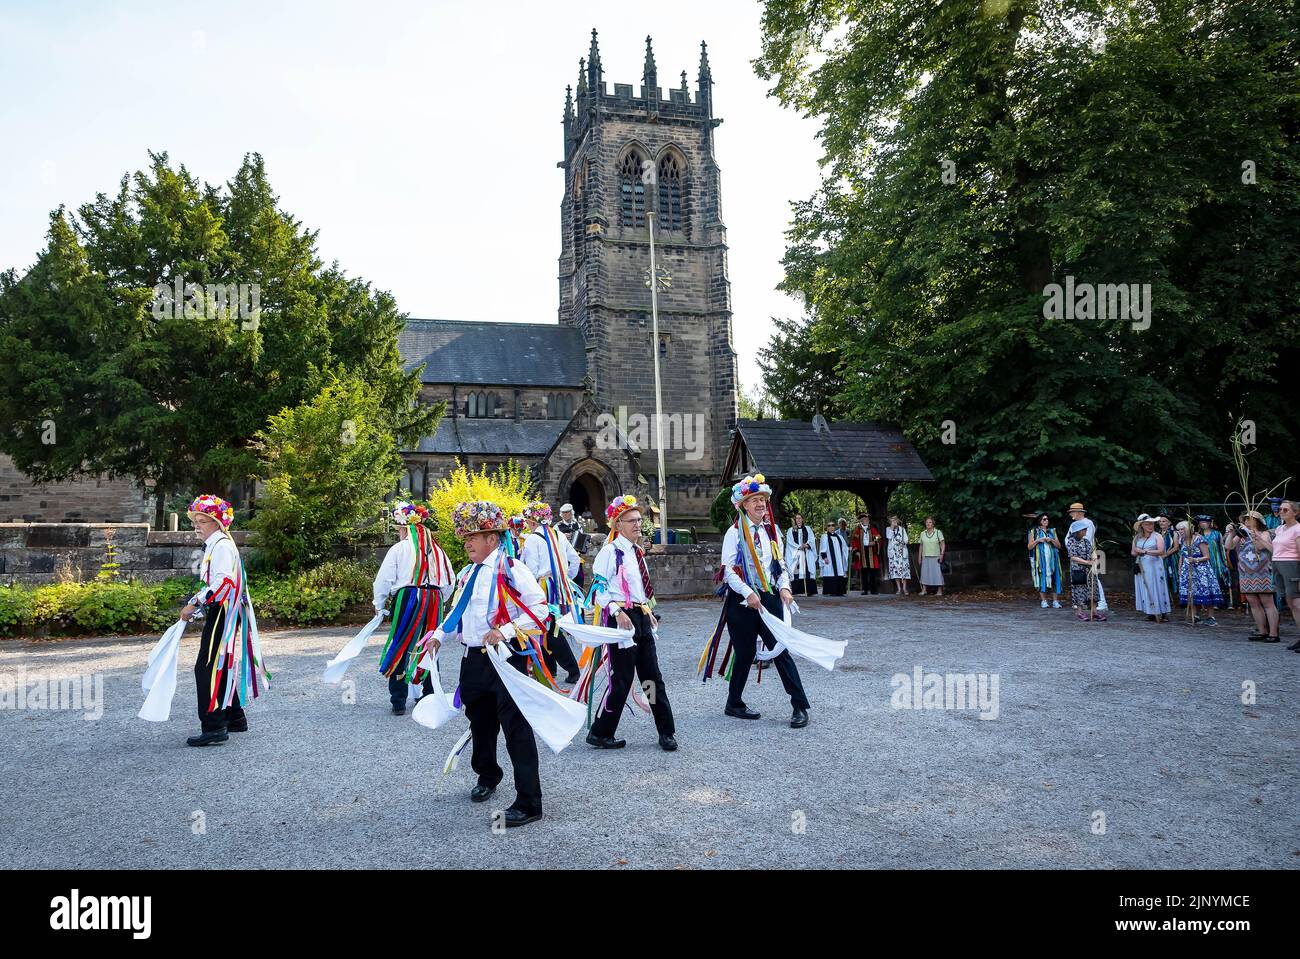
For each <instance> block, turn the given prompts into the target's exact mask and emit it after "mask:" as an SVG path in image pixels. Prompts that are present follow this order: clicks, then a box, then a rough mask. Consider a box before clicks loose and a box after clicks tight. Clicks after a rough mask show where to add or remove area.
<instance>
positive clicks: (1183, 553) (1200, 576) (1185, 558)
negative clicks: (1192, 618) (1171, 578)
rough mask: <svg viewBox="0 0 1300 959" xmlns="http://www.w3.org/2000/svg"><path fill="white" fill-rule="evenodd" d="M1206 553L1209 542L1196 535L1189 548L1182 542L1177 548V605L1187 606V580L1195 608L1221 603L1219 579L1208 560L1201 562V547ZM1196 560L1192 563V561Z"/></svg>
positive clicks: (1221, 593) (1221, 591) (1221, 595)
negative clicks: (1189, 582) (1189, 583)
mask: <svg viewBox="0 0 1300 959" xmlns="http://www.w3.org/2000/svg"><path fill="white" fill-rule="evenodd" d="M1202 546H1205V547H1206V549H1207V552H1208V549H1209V541H1208V540H1206V538H1205V537H1204V536H1202V535H1201V534H1200V533H1197V534H1196V535H1195V536H1194V537H1192V543H1191V546H1190V548H1189V547H1188V545H1187V543H1186V542H1184V543H1183V545H1182V546H1180V547H1179V548H1178V603H1179V605H1180V606H1186V605H1187V587H1188V580H1189V579H1190V580H1191V591H1192V601H1193V602H1194V603H1196V605H1197V606H1219V605H1222V603H1223V590H1221V589H1220V588H1219V577H1218V576H1216V575H1215V574H1214V567H1213V566H1212V565H1210V560H1208V559H1206V560H1204V561H1201V558H1200V557H1201V547H1202ZM1193 559H1195V560H1197V561H1196V562H1192V560H1193Z"/></svg>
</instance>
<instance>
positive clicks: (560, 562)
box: [519, 500, 582, 686]
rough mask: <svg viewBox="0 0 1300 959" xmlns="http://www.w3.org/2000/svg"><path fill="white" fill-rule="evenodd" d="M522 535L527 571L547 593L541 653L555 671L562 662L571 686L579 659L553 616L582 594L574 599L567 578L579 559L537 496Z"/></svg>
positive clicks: (576, 602)
mask: <svg viewBox="0 0 1300 959" xmlns="http://www.w3.org/2000/svg"><path fill="white" fill-rule="evenodd" d="M523 516H524V535H523V547H522V549H521V550H520V554H519V555H520V558H521V559H523V561H524V563H526V564H527V566H528V571H529V572H530V573H532V574H533V576H534V577H536V579H537V584H538V585H539V586H541V588H542V592H543V593H544V594H545V595H546V602H547V607H548V608H549V609H550V611H551V618H550V620H549V622H548V624H547V632H546V638H545V640H544V641H543V642H542V657H543V658H544V659H545V661H546V668H547V669H549V670H550V671H551V672H552V673H555V672H556V668H555V667H556V665H557V664H558V665H560V666H563V667H564V669H565V671H566V672H567V674H568V675H567V676H565V678H564V681H565V682H566V683H568V684H569V685H570V686H572V685H573V684H574V683H576V682H577V681H578V678H579V676H578V660H577V659H575V658H574V656H573V650H572V649H570V648H569V639H568V637H567V636H565V635H564V634H563V633H562V632H560V630H559V627H557V626H556V625H555V620H556V619H558V618H559V617H560V616H563V615H564V614H566V613H568V612H569V610H571V609H573V608H574V606H579V607H580V606H581V605H582V603H581V599H582V597H581V596H579V597H577V598H576V599H575V597H574V595H573V591H572V590H571V589H570V588H569V580H570V579H571V578H572V577H573V576H574V575H575V574H576V573H577V572H578V569H579V567H580V566H581V561H580V560H579V559H578V554H577V552H575V551H574V549H573V545H572V544H571V543H570V542H569V541H568V540H567V539H565V538H564V537H563V536H560V535H559V534H558V533H556V531H555V530H553V529H551V527H550V525H549V524H550V522H551V507H550V506H549V505H547V504H546V503H543V502H541V501H540V500H539V501H537V502H535V503H529V504H528V505H527V506H525V507H524V514H523Z"/></svg>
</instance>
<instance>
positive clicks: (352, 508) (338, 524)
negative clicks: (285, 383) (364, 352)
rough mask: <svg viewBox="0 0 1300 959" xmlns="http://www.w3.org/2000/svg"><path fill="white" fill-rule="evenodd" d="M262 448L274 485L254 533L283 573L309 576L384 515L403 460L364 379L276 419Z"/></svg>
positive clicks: (258, 440)
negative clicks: (365, 523) (362, 528)
mask: <svg viewBox="0 0 1300 959" xmlns="http://www.w3.org/2000/svg"><path fill="white" fill-rule="evenodd" d="M254 447H255V448H256V449H257V451H258V452H259V454H260V456H261V459H262V462H263V463H264V465H265V472H266V477H267V478H266V483H265V486H264V489H263V493H262V497H261V500H260V502H259V507H258V511H257V515H256V517H255V518H254V519H253V521H252V523H251V524H250V527H251V528H252V529H253V530H255V531H256V532H257V535H258V552H259V554H260V555H261V556H262V557H263V558H264V559H266V560H267V561H268V563H269V564H270V565H271V566H272V567H273V568H275V569H281V570H283V569H290V568H292V569H303V568H305V567H307V566H310V565H313V564H315V563H317V562H319V561H321V560H323V559H324V558H326V557H327V556H329V555H330V554H331V553H332V551H333V550H334V548H335V547H336V546H338V545H340V544H344V543H347V542H349V541H351V540H352V539H353V538H354V537H355V536H356V534H357V531H358V527H359V525H360V524H361V523H362V522H363V521H365V520H368V519H370V520H373V519H374V518H375V517H377V516H378V515H379V514H380V511H381V509H382V507H383V500H384V497H385V496H386V495H387V494H388V493H390V492H391V491H392V490H393V488H394V487H395V486H396V484H397V479H398V477H399V476H400V475H401V471H402V459H401V457H400V456H399V455H398V452H397V437H396V436H395V435H394V433H393V432H392V431H391V430H390V429H388V428H387V426H386V425H385V418H384V416H383V414H382V412H381V410H380V409H379V397H378V396H377V395H376V394H374V393H373V392H371V391H370V389H369V387H368V386H367V385H366V384H365V383H364V382H363V381H361V380H359V379H351V380H338V381H335V382H332V383H330V384H329V385H328V386H326V387H325V388H324V389H322V390H321V391H320V393H318V394H317V395H316V396H315V397H313V398H312V399H311V400H310V401H308V402H306V403H303V404H301V405H299V406H297V407H294V408H293V409H287V410H283V411H282V412H280V413H277V414H275V415H273V416H272V417H271V420H270V423H269V425H268V426H267V428H266V429H265V430H263V431H261V432H259V433H258V434H257V436H256V437H255V440H254Z"/></svg>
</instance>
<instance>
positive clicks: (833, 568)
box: [817, 533, 849, 576]
mask: <svg viewBox="0 0 1300 959" xmlns="http://www.w3.org/2000/svg"><path fill="white" fill-rule="evenodd" d="M817 551H818V553H819V554H820V555H821V561H822V575H823V576H847V575H848V570H849V544H848V543H846V542H844V537H843V536H841V535H840V534H839V533H822V538H821V542H820V544H819V545H818V550H817Z"/></svg>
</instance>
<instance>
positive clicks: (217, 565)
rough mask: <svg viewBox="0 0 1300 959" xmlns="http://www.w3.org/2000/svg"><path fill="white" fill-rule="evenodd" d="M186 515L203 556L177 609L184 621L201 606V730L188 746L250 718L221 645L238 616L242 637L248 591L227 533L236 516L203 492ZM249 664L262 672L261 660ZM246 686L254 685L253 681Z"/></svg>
mask: <svg viewBox="0 0 1300 959" xmlns="http://www.w3.org/2000/svg"><path fill="white" fill-rule="evenodd" d="M189 518H190V522H192V523H193V524H194V532H195V534H197V535H198V537H199V538H200V539H202V540H203V559H202V561H201V565H200V567H199V579H200V580H201V586H200V588H199V591H198V592H197V593H195V594H194V595H193V596H192V597H190V600H189V602H188V603H186V604H185V608H184V609H183V610H181V617H180V618H181V619H185V620H188V619H189V618H190V617H192V616H193V615H194V614H195V613H196V612H198V611H199V609H200V608H202V610H203V637H202V639H200V640H199V654H198V657H197V658H196V659H195V660H194V685H195V691H196V693H197V696H198V707H199V724H200V733H199V735H198V736H191V737H190V738H189V739H187V740H186V742H187V743H188V744H189V745H191V746H217V745H220V744H222V743H224V742H226V741H227V740H228V739H229V738H230V737H229V736H228V735H227V734H228V733H242V732H247V731H248V717H247V716H246V715H245V713H244V709H243V704H242V703H240V701H239V692H238V690H239V689H241V688H244V687H243V686H242V685H241V681H240V676H238V675H231V673H232V668H231V667H232V665H233V664H232V663H231V661H230V659H229V658H228V654H227V650H226V649H224V648H223V646H224V643H225V642H226V640H227V638H228V637H229V636H230V635H231V633H232V630H230V629H227V624H228V622H229V620H230V619H231V618H232V617H233V618H235V620H236V624H235V630H236V631H238V632H237V633H236V635H242V631H239V624H238V619H239V618H241V617H243V616H246V615H247V612H246V609H245V607H244V604H245V603H246V602H247V600H248V590H247V586H246V584H245V583H244V577H243V564H242V563H240V561H239V550H238V548H237V547H236V546H235V541H234V539H232V538H231V536H230V533H229V532H228V528H229V526H230V524H231V522H233V521H234V518H235V511H234V508H233V507H231V505H230V504H229V503H228V502H226V501H225V500H223V499H221V498H220V497H218V496H214V495H212V494H204V495H202V496H200V497H198V498H197V499H195V500H194V502H193V503H191V504H190V508H189ZM236 641H238V640H236ZM241 653H243V656H242V658H241V662H240V664H239V665H240V670H241V672H242V671H244V670H247V669H248V668H249V665H250V664H249V663H248V661H247V660H248V658H249V656H250V655H251V654H250V653H249V651H248V650H241ZM252 665H253V667H254V668H255V669H257V670H259V671H261V675H264V671H262V666H261V664H259V663H255V664H252ZM232 684H233V689H234V692H233V695H232V698H231V701H230V705H228V706H226V705H224V703H225V699H226V697H227V695H228V694H230V693H231V687H232ZM250 685H251V686H252V688H254V689H257V686H256V683H252V684H250Z"/></svg>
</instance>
